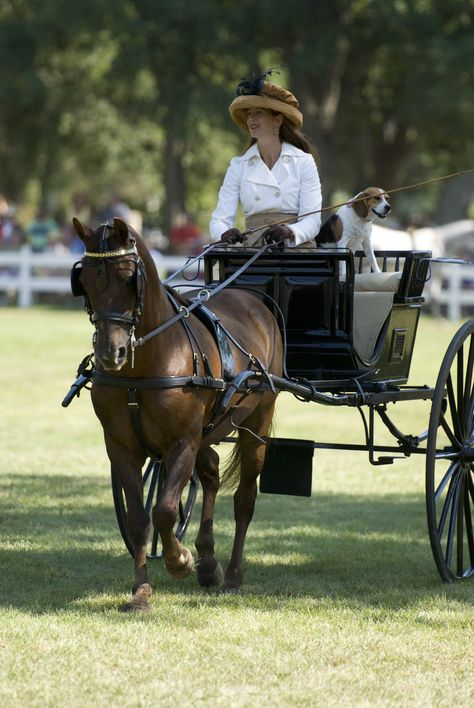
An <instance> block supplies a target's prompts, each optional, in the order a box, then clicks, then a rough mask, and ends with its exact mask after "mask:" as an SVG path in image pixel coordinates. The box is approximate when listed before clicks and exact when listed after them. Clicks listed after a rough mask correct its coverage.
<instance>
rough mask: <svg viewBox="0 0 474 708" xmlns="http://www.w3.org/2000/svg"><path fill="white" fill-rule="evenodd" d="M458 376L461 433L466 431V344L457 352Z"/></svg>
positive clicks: (458, 406)
mask: <svg viewBox="0 0 474 708" xmlns="http://www.w3.org/2000/svg"><path fill="white" fill-rule="evenodd" d="M456 359H457V377H456V384H457V386H456V393H457V403H458V405H457V413H458V416H459V426H460V430H461V433H463V432H464V425H463V423H464V380H463V375H464V345H463V346H461V347H460V348H459V351H458V354H457V357H456Z"/></svg>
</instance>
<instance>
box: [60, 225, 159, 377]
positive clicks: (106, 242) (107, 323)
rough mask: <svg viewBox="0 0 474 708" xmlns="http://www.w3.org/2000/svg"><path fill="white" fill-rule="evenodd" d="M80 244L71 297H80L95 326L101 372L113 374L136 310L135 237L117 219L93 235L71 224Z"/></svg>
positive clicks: (141, 276) (140, 283)
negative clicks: (82, 243) (79, 260)
mask: <svg viewBox="0 0 474 708" xmlns="http://www.w3.org/2000/svg"><path fill="white" fill-rule="evenodd" d="M73 224H74V228H75V230H76V232H77V234H78V236H79V238H80V239H81V240H82V241H83V242H84V245H85V247H86V251H85V253H84V257H83V258H82V261H81V262H80V263H78V264H76V265H75V266H74V268H73V271H72V276H71V281H72V290H73V294H74V295H84V297H85V302H86V309H87V311H88V313H89V316H90V319H91V322H92V323H93V324H94V326H95V329H96V331H95V336H94V352H95V356H96V359H97V361H98V363H100V364H101V365H102V367H103V368H104V369H107V370H111V371H119V370H120V369H121V368H122V367H123V365H124V364H125V362H126V360H127V354H128V348H129V345H130V341H131V339H132V337H134V331H135V327H136V325H137V323H138V319H139V317H140V314H141V311H142V308H143V296H144V286H145V282H144V281H145V270H144V266H143V262H142V260H141V258H140V256H139V255H138V251H137V245H136V238H135V234H134V233H133V232H132V231H131V230H130V229H129V228H128V226H127V224H125V222H123V221H122V220H121V219H114V222H113V225H109V224H103V225H102V226H100V227H99V228H98V229H96V230H95V231H93V230H92V229H91V228H89V227H88V226H85V225H83V224H81V222H80V221H78V220H77V219H73Z"/></svg>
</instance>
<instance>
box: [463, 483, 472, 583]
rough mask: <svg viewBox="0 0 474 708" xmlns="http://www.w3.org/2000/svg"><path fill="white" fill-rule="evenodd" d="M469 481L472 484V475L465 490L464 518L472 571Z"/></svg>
mask: <svg viewBox="0 0 474 708" xmlns="http://www.w3.org/2000/svg"><path fill="white" fill-rule="evenodd" d="M469 480H470V481H471V483H472V480H471V479H470V475H469V477H468V479H467V482H466V488H465V490H464V516H465V518H466V535H467V545H468V547H469V559H470V563H471V569H472V568H474V536H473V531H472V514H471V505H470V503H469V494H468V487H469Z"/></svg>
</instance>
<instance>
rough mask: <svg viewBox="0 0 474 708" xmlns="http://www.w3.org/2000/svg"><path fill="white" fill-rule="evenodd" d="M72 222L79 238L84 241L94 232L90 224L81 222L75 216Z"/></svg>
mask: <svg viewBox="0 0 474 708" xmlns="http://www.w3.org/2000/svg"><path fill="white" fill-rule="evenodd" d="M72 224H73V226H74V228H75V230H76V233H77V235H78V236H79V238H80V239H81V240H82V241H84V240H85V239H86V238H90V237H91V236H92V234H93V233H94V232H93V231H92V229H91V228H90V227H89V226H86V225H85V224H81V222H80V221H79V219H76V217H75V216H74V217H73V219H72Z"/></svg>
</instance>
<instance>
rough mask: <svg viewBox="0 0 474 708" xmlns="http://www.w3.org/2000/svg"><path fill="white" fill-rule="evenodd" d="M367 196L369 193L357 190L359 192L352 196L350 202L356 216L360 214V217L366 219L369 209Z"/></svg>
mask: <svg viewBox="0 0 474 708" xmlns="http://www.w3.org/2000/svg"><path fill="white" fill-rule="evenodd" d="M368 198H369V195H368V194H367V192H359V194H357V195H356V196H355V197H354V200H353V202H352V208H353V209H354V211H355V213H356V214H357V216H360V218H361V219H366V218H367V215H368V213H369V209H368V207H367V199H368Z"/></svg>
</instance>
